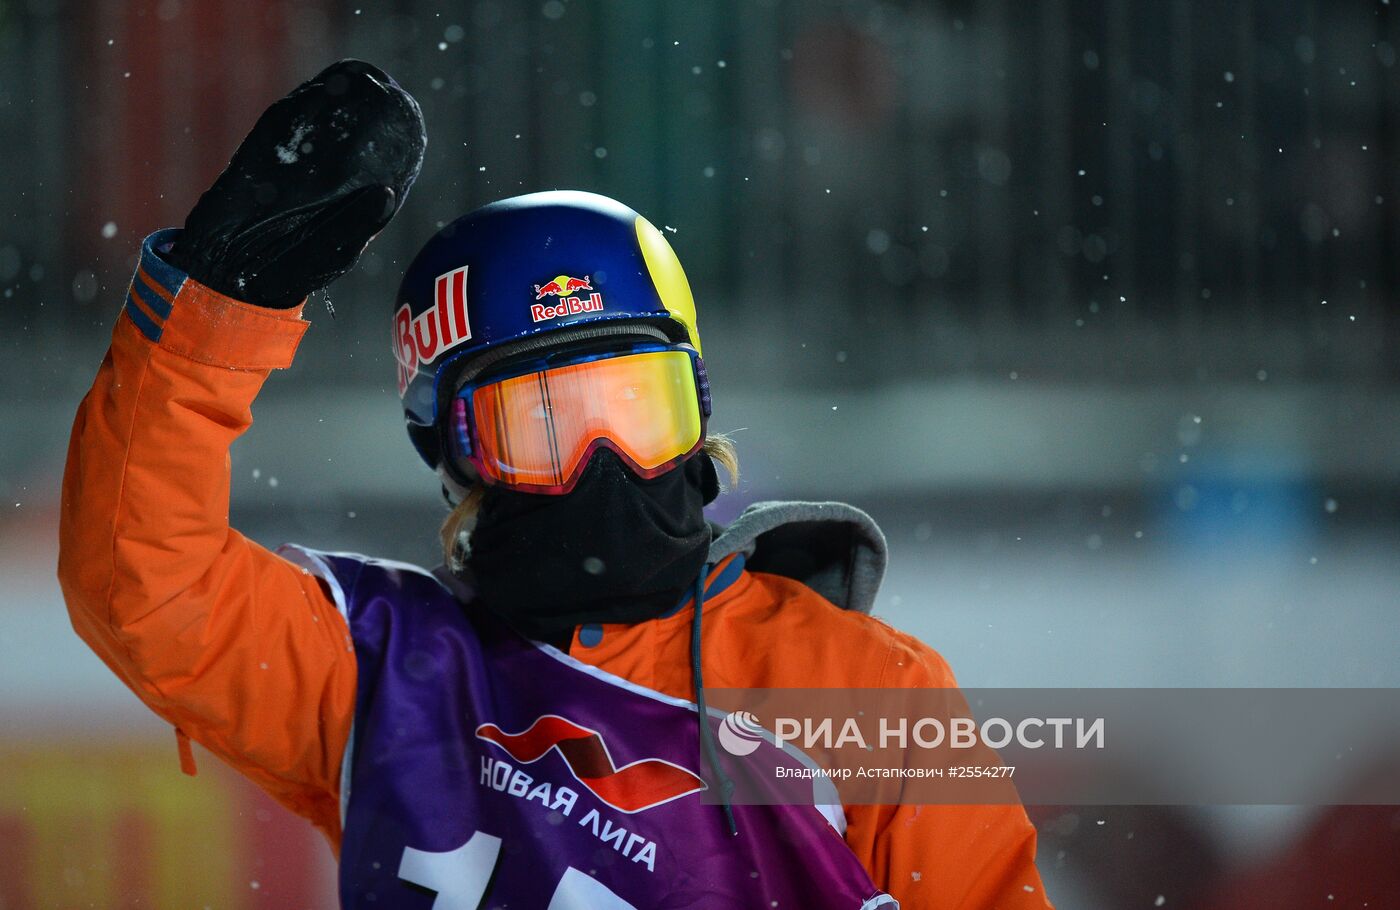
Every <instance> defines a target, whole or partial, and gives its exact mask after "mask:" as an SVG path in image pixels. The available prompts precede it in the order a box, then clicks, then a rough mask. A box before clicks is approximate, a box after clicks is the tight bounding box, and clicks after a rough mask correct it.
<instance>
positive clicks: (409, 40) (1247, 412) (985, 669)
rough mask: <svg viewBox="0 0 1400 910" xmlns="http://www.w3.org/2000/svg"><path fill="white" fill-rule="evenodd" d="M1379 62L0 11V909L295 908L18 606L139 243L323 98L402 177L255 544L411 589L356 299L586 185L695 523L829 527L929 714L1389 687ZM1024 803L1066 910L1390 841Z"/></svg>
mask: <svg viewBox="0 0 1400 910" xmlns="http://www.w3.org/2000/svg"><path fill="white" fill-rule="evenodd" d="M1397 33H1400V13H1397V11H1396V10H1395V8H1394V7H1392V6H1391V4H1390V2H1389V0H1354V2H1352V0H1348V2H1330V3H1329V2H1322V0H1271V2H1267V3H1265V2H1261V0H1228V2H1213V3H1192V2H1189V0H1159V2H1154V3H1129V2H1128V0H1040V2H1038V3H1034V4H1025V3H1013V2H1011V0H939V2H918V3H916V2H869V0H850V2H825V0H823V2H803V3H797V2H795V0H792V2H778V0H766V2H765V0H705V2H662V3H656V2H646V0H630V2H611V3H606V4H605V3H602V2H585V0H568V2H563V0H546V2H542V3H541V2H533V0H529V2H505V0H499V2H497V0H483V2H470V3H467V2H463V3H428V2H418V0H394V2H372V0H358V2H347V3H333V2H329V0H324V2H284V0H240V2H237V3H216V2H204V0H200V2H194V0H159V2H147V0H136V2H114V0H101V2H99V0H85V2H78V0H0V139H2V140H3V151H0V162H3V163H2V164H0V200H3V203H2V204H0V293H2V294H3V305H0V389H2V390H3V392H0V428H3V429H0V497H3V498H0V908H5V910H13V908H31V907H33V908H53V907H90V906H96V907H136V906H141V907H150V906H154V907H175V906H181V907H186V906H210V907H219V908H240V907H302V906H308V907H310V906H315V907H329V906H332V905H333V903H334V899H333V896H332V895H333V889H334V870H333V866H332V862H331V859H330V857H329V853H328V851H327V850H326V849H325V846H324V845H323V844H321V843H319V842H317V841H316V839H315V838H314V836H313V835H312V834H311V833H310V832H309V829H307V828H306V827H305V826H303V825H302V824H301V823H299V822H298V821H297V820H295V819H292V818H291V817H290V816H288V815H287V814H286V813H285V812H283V811H282V810H281V809H279V808H277V807H275V806H274V805H272V804H271V803H270V802H269V801H267V800H266V799H264V798H262V797H261V796H260V795H258V794H257V793H256V791H254V790H252V788H251V787H249V786H248V785H245V784H243V783H241V782H240V781H238V780H236V779H235V778H233V777H232V776H231V775H229V774H227V773H225V772H223V771H222V770H221V769H220V768H219V767H218V763H217V762H216V761H215V760H214V759H212V758H211V757H209V756H207V755H204V754H203V753H201V757H202V762H201V775H200V776H199V777H198V778H196V779H193V780H191V779H188V778H184V777H182V776H181V775H180V774H179V772H178V762H177V758H176V749H175V742H174V737H173V735H172V734H171V732H170V730H169V729H167V728H165V727H164V726H163V725H162V724H161V723H160V722H159V721H158V720H156V719H155V718H154V717H151V716H149V715H148V714H147V713H146V712H145V710H144V709H143V708H141V707H140V705H139V704H138V703H137V702H136V700H135V698H134V697H133V696H131V695H130V694H129V693H127V692H126V690H125V689H123V688H122V687H121V686H120V684H119V683H118V682H117V681H116V680H115V679H114V678H112V677H110V675H109V674H108V673H107V671H106V670H105V669H104V668H103V667H102V666H101V665H100V664H99V662H98V661H97V659H96V658H95V657H93V656H92V655H90V654H89V653H88V652H87V651H86V650H85V649H84V648H83V646H82V645H81V644H80V642H79V641H78V639H77V638H76V636H75V635H73V634H72V632H71V630H70V628H69V626H68V621H67V617H66V614H65V612H64V608H63V603H62V599H61V597H60V594H59V591H58V588H57V585H56V583H55V581H54V578H53V569H54V565H55V560H56V555H55V551H56V537H57V530H56V528H57V497H58V485H59V479H60V472H61V469H62V462H63V457H64V448H65V444H66V437H67V432H68V428H69V423H70V421H71V419H72V416H73V412H74V410H75V408H76V407H77V403H78V401H79V399H80V398H81V396H82V395H83V393H84V392H85V390H86V387H87V385H88V384H89V383H90V382H91V380H92V377H93V374H94V372H95V370H96V368H97V365H98V362H99V361H100V359H101V356H102V351H103V349H104V347H105V345H106V339H107V336H108V334H109V332H110V330H111V325H112V323H113V321H114V320H115V319H116V317H117V314H118V312H119V308H120V305H121V302H122V299H123V296H124V292H125V285H126V282H127V281H128V279H129V277H130V273H131V271H132V269H133V267H134V262H135V254H136V251H137V248H138V245H139V243H140V240H141V238H142V237H143V236H144V235H145V234H147V233H148V232H150V231H152V230H154V229H156V228H159V227H165V226H170V225H178V224H179V223H180V222H181V221H182V220H183V217H184V214H185V212H186V211H187V210H188V208H189V207H190V205H191V204H192V203H193V201H194V200H195V198H197V195H198V194H199V192H201V191H202V190H203V189H204V188H205V187H206V186H207V185H208V184H209V183H210V182H211V181H212V180H213V178H214V177H215V176H216V175H217V173H218V172H219V170H220V169H221V167H222V166H223V163H224V162H225V161H226V159H227V156H228V155H229V154H230V153H231V151H232V150H233V148H234V147H235V146H236V144H237V142H238V140H239V139H240V138H241V136H242V135H243V133H244V132H245V131H246V130H247V128H248V127H249V126H250V125H251V124H252V122H253V120H254V119H255V118H256V116H257V115H258V113H259V112H260V111H261V110H262V109H263V108H264V107H265V106H266V105H267V104H268V103H270V102H271V101H273V100H274V99H276V98H277V97H278V96H280V95H281V94H283V93H284V92H285V91H286V90H288V89H289V88H291V87H292V86H293V85H295V84H296V83H297V82H298V81H300V80H302V79H303V78H306V77H308V76H310V75H312V74H313V73H314V72H316V71H318V70H319V69H320V68H322V67H323V66H324V65H325V64H326V63H328V62H330V61H332V60H334V59H337V58H340V57H344V56H357V57H363V58H365V59H367V60H370V61H372V62H374V63H376V64H378V65H380V66H382V67H384V68H386V69H388V70H389V71H390V72H392V73H393V74H394V75H395V76H396V77H397V78H398V80H399V81H400V82H401V83H402V84H403V85H404V86H405V87H407V88H408V89H409V90H410V91H412V92H413V93H414V94H415V95H416V96H417V97H418V98H419V100H420V101H421V102H422V105H423V109H424V112H425V115H426V118H427V122H428V129H429V137H430V138H429V147H428V158H427V163H426V165H425V167H424V170H423V177H422V179H421V180H420V181H419V183H418V186H417V188H416V189H415V191H414V193H413V194H412V196H411V197H410V198H409V200H408V203H407V205H406V206H405V208H404V209H403V211H402V213H401V214H400V216H399V218H398V219H397V220H396V221H395V222H394V224H393V225H392V227H391V228H390V229H389V230H388V231H386V233H385V234H384V235H383V236H382V237H380V238H379V240H378V241H376V243H375V244H374V245H373V247H372V249H371V251H370V252H369V253H368V254H367V255H366V256H365V257H364V259H363V260H362V263H361V266H360V267H359V268H358V269H357V270H356V271H355V272H353V273H352V274H351V275H350V276H348V277H347V278H345V279H344V280H343V281H341V282H339V283H338V284H336V285H335V286H333V287H332V288H331V289H330V292H329V294H328V295H317V296H316V297H315V298H314V299H313V301H312V303H311V304H310V305H309V307H308V309H307V313H308V316H309V318H310V319H311V320H312V321H313V322H314V323H315V326H314V328H313V330H312V331H311V332H310V333H309V335H308V336H307V339H306V341H305V343H304V344H303V345H302V348H301V353H300V356H299V358H298V362H297V364H296V366H295V367H294V368H292V369H291V370H290V371H288V372H287V373H285V374H281V375H278V376H275V377H274V378H273V379H272V380H271V381H270V382H269V384H268V388H267V390H266V392H265V394H264V396H263V398H262V399H261V400H260V402H259V406H258V408H257V409H256V411H255V413H256V416H257V420H258V422H257V425H256V426H255V427H254V429H253V430H252V431H251V433H250V434H249V435H248V436H247V437H246V438H245V439H244V440H242V441H240V443H239V444H238V445H237V446H236V447H235V448H234V450H233V455H232V465H233V476H234V500H233V506H232V516H233V520H234V523H235V524H236V525H238V526H239V527H240V528H241V529H242V530H244V531H245V532H247V533H249V534H250V535H252V536H253V537H255V538H256V539H258V540H260V541H262V542H264V543H267V544H272V545H275V544H277V543H280V542H282V541H287V540H294V541H298V542H303V543H306V544H309V545H313V546H317V547H323V548H331V549H353V550H359V551H363V552H369V553H373V554H375V555H380V556H387V557H393V558H398V559H405V560H410V561H415V562H423V563H429V564H432V563H433V562H434V561H435V559H436V556H435V545H434V539H435V534H434V530H435V527H436V524H437V522H438V521H439V520H440V519H441V517H442V514H443V507H442V505H441V501H440V498H439V496H438V492H437V485H436V483H435V482H434V480H433V478H432V476H431V475H430V474H429V473H428V471H427V469H426V468H424V467H422V465H421V464H420V463H419V462H418V461H417V459H416V458H415V456H414V455H413V453H412V451H411V449H410V447H409V445H408V444H407V440H406V438H405V437H404V434H403V430H402V422H401V419H400V416H399V409H398V402H397V398H396V396H395V393H394V379H393V369H394V368H393V362H392V359H391V355H390V351H389V345H388V340H389V314H390V310H391V303H392V299H393V294H394V289H395V287H396V285H397V281H398V278H399V276H400V274H401V271H402V269H403V268H404V267H405V265H406V264H407V262H408V260H409V259H410V258H411V257H412V255H413V254H414V252H416V250H417V248H418V246H419V245H420V244H421V243H422V242H423V241H425V240H426V239H427V238H428V237H429V236H430V235H431V234H432V233H433V231H434V230H436V228H437V227H439V226H441V225H443V224H444V223H446V222H447V221H450V220H452V219H453V218H455V217H456V216H458V215H460V214H462V213H463V212H465V211H467V210H468V209H470V208H473V207H475V206H477V205H480V204H483V203H485V202H488V201H491V200H494V199H497V198H501V197H504V196H509V195H513V194H517V193H522V192H528V191H534V190H540V189H549V188H556V187H565V188H580V189H587V190H593V191H597V192H601V193H605V194H608V195H612V196H616V197H618V198H620V199H622V200H624V201H625V202H627V203H628V204H630V205H632V206H633V207H635V208H637V209H638V210H640V211H641V212H642V213H643V214H645V215H647V216H648V218H650V220H652V221H653V222H654V223H655V224H657V225H658V226H662V227H664V230H665V231H666V232H667V235H668V237H669V239H670V241H671V242H672V244H673V245H674V247H675V248H676V250H677V252H678V253H679V254H680V257H681V260H682V262H683V263H684V264H685V267H686V269H687V272H688V274H689V277H690V280H691V284H692V286H693V288H694V291H695V296H696V300H697V303H698V306H699V311H700V326H701V331H702V332H703V334H704V338H705V342H706V353H707V357H706V362H707V364H708V366H709V370H710V375H711V377H712V380H713V383H714V387H715V395H716V405H715V408H716V410H715V417H714V420H713V423H712V426H713V427H714V428H715V429H719V430H724V431H732V432H733V433H734V436H735V438H736V440H737V441H738V444H739V450H740V454H741V461H742V464H743V481H742V483H741V484H740V485H739V487H738V489H737V490H735V491H732V492H731V493H729V494H728V495H726V496H725V497H722V498H721V499H720V501H719V502H718V503H716V505H715V506H714V507H713V509H714V512H715V517H716V518H717V519H719V520H725V519H727V518H731V517H732V516H733V515H735V514H737V512H738V510H739V509H740V508H742V506H743V505H744V504H746V503H748V502H752V501H756V500H760V499H770V498H783V497H801V498H815V499H828V498H830V499H844V500H848V501H851V502H854V503H855V504H857V505H860V506H861V507H863V508H865V509H866V510H867V511H869V512H870V513H871V514H873V515H874V517H875V518H876V519H877V521H878V522H879V523H880V524H881V525H882V526H883V527H884V529H885V531H886V533H887V535H888V536H889V539H890V544H891V551H892V563H891V569H890V575H889V577H888V579H887V581H886V584H885V587H884V588H883V591H882V594H881V597H880V601H879V605H878V612H879V613H880V614H881V615H882V616H884V617H885V618H886V619H887V620H888V621H890V622H891V623H893V624H895V625H897V626H899V627H901V628H904V629H906V630H909V631H911V632H913V633H915V634H917V635H919V636H920V637H921V638H923V639H924V640H925V641H927V642H929V643H930V644H931V645H933V646H934V647H935V648H937V649H938V650H939V651H940V652H941V653H942V654H943V655H944V656H945V657H947V658H948V660H949V661H950V662H951V664H952V666H953V667H954V669H955V670H956V671H957V672H958V674H959V678H960V680H961V682H962V683H963V684H964V685H968V686H981V687H991V686H1162V687H1183V686H1300V687H1302V686H1345V687H1369V686H1380V687H1393V686H1396V685H1400V661H1397V659H1396V654H1397V650H1400V611H1398V610H1397V606H1400V603H1398V602H1397V601H1400V595H1397V592H1400V560H1397V559H1396V558H1395V554H1396V546H1397V543H1400V534H1397V530H1400V523H1397V518H1400V499H1397V493H1400V361H1397V347H1398V346H1397V342H1400V320H1397V316H1400V309H1398V308H1397V304H1396V294H1397V290H1400V170H1397V166H1396V165H1397V162H1396V154H1397V151H1400V135H1398V134H1397V131H1398V130H1400V108H1398V107H1397V102H1400V71H1397V68H1396V62H1397V48H1400V34H1397ZM1188 732H1189V731H1188ZM1183 742H1184V743H1187V744H1188V746H1189V739H1188V738H1187V737H1185V736H1184V737H1183ZM1397 762H1398V763H1400V758H1397ZM1317 781H1318V792H1317V802H1318V803H1319V804H1322V803H1327V802H1336V803H1345V802H1347V801H1348V800H1347V799H1346V792H1347V788H1348V785H1349V782H1348V781H1345V780H1335V779H1332V778H1330V777H1328V776H1327V774H1326V771H1325V769H1319V771H1318V774H1317ZM1031 811H1032V814H1033V817H1034V818H1035V819H1036V820H1037V822H1038V824H1039V825H1040V828H1041V845H1040V864H1041V867H1042V870H1043V872H1044V875H1045V879H1046V884H1047V888H1048V889H1049V891H1050V896H1051V897H1052V899H1054V900H1055V901H1056V902H1057V903H1058V904H1059V905H1060V906H1062V907H1071V908H1072V907H1084V908H1117V907H1148V906H1154V907H1160V906H1168V907H1211V908H1214V907H1221V908H1224V907H1233V908H1253V907H1270V908H1292V907H1329V908H1330V907H1338V908H1340V907H1368V906H1369V907H1372V908H1376V907H1387V906H1391V907H1393V906H1400V878H1397V876H1398V875H1400V873H1397V872H1396V870H1395V864H1394V858H1395V857H1396V856H1397V855H1400V810H1397V809H1396V808H1394V807H1378V808H1364V807H1342V808H1325V807H1324V808H1316V807H1313V808H1309V807H1156V808H1151V807H1144V808H1133V807H1117V808H1111V807H1110V808H1103V809H1094V808H1085V807H1076V808H1072V809H1066V808H1056V807H1032V809H1031Z"/></svg>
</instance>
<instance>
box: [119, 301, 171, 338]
mask: <svg viewBox="0 0 1400 910" xmlns="http://www.w3.org/2000/svg"><path fill="white" fill-rule="evenodd" d="M126 315H128V316H130V317H131V321H132V322H134V323H136V327H137V328H138V329H140V330H141V334H142V335H145V336H146V337H147V338H149V339H151V340H152V341H154V342H159V341H160V335H161V332H163V331H164V329H162V328H161V327H160V326H158V325H156V324H155V323H154V322H152V321H151V317H149V316H147V315H146V314H145V313H144V312H143V311H142V310H141V307H139V306H138V305H137V304H136V301H135V300H133V299H132V297H131V294H127V295H126Z"/></svg>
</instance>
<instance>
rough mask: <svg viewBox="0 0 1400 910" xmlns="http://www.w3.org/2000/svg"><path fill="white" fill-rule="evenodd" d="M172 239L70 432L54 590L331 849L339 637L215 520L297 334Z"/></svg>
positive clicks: (149, 269) (331, 621)
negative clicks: (191, 266) (185, 256)
mask: <svg viewBox="0 0 1400 910" xmlns="http://www.w3.org/2000/svg"><path fill="white" fill-rule="evenodd" d="M175 233H176V232H174V231H162V232H158V233H156V234H153V235H152V236H151V237H149V238H147V240H146V242H145V244H144V246H143V248H142V252H141V257H140V264H139V266H138V268H137V270H136V274H135V276H134V278H133V280H132V284H131V286H130V290H129V291H128V294H127V297H126V305H125V309H124V310H123V312H122V314H121V315H120V316H119V317H118V319H117V324H116V327H115V328H114V329H113V332H112V343H111V347H110V348H109V350H108V352H107V355H106V357H105V358H104V359H103V361H102V366H101V368H100V369H99V370H98V373H97V379H96V381H95V382H94V383H93V387H92V390H91V391H90V392H89V393H88V395H87V397H86V398H84V399H83V402H82V405H81V406H80V407H79V409H78V415H77V418H76V419H75V421H74V424H73V434H72V438H71V440H70V442H69V448H68V462H67V466H66V468H65V471H64V476H63V498H62V507H61V518H60V526H59V537H60V548H59V561H58V578H59V582H60V584H61V586H62V588H63V594H64V598H65V599H66V601H67V604H68V611H69V615H70V617H71V619H72V622H73V627H74V629H75V630H76V631H77V633H78V635H80V636H81V637H82V638H83V640H84V641H86V642H87V644H88V645H89V646H91V648H92V649H93V650H94V651H95V652H97V655H98V656H99V657H101V658H102V660H103V661H104V662H105V663H106V664H107V666H108V667H110V668H111V669H112V671H113V672H114V673H116V674H117V676H118V677H119V678H120V679H121V680H122V682H124V683H126V685H127V686H129V687H130V688H131V690H132V691H133V692H135V693H136V695H137V696H138V697H139V698H140V699H141V700H142V701H144V702H145V703H146V704H147V705H148V706H150V707H151V709H152V710H154V711H155V712H156V713H157V714H159V715H160V716H161V717H163V718H164V719H166V720H167V721H169V722H170V723H171V724H173V725H174V726H175V727H176V729H177V731H180V732H181V733H183V734H185V735H188V736H189V737H191V738H192V739H194V740H196V741H197V742H199V743H200V744H202V745H203V746H205V747H206V748H207V749H209V750H210V751H211V752H213V753H214V754H216V755H218V756H219V757H220V758H222V759H223V760H224V761H226V762H228V763H229V764H231V765H232V766H233V767H234V768H236V769H238V770H239V771H240V772H242V773H243V774H245V775H247V776H248V777H250V778H251V779H252V780H254V781H255V782H256V783H257V784H259V785H260V786H261V787H262V788H263V789H265V790H266V791H267V792H268V793H269V794H271V795H272V796H273V797H274V798H275V799H277V800H278V801H279V802H281V803H282V804H283V805H285V806H287V807H288V808H289V809H291V810H292V811H294V812H296V813H298V814H300V815H302V816H305V817H307V818H309V819H310V820H311V821H312V822H313V823H315V824H316V825H317V826H318V827H319V828H321V829H322V830H323V831H324V832H325V833H326V835H327V836H328V837H329V838H330V840H331V842H332V844H337V843H338V841H339V834H340V813H339V797H338V788H339V777H340V765H341V758H342V753H343V751H344V749H345V745H346V742H347V740H348V738H349V730H350V722H351V718H352V716H353V711H354V702H355V655H354V651H353V649H352V647H351V643H350V637H349V631H348V627H347V625H346V622H345V620H344V618H343V617H342V616H341V614H340V613H339V612H338V611H337V608H336V606H335V604H334V603H333V602H332V600H331V598H330V596H329V595H328V594H327V593H326V591H325V590H324V589H323V588H322V587H321V584H320V582H318V581H317V579H316V578H315V577H313V576H312V575H309V574H307V573H306V572H305V571H304V570H302V569H301V568H299V567H296V566H294V565H293V564H292V563H290V562H288V561H287V560H284V559H282V558H281V557H279V556H277V555H275V554H273V553H271V552H269V551H267V550H265V549H264V548H262V547H260V546H258V545H257V544H255V543H253V542H252V541H250V540H248V539H247V538H245V537H243V536H242V535H241V534H239V533H238V532H237V531H234V530H232V529H231V528H230V527H229V524H228V504H229V445H230V444H231V443H232V442H233V440H234V439H236V438H237V437H238V436H239V435H241V434H242V433H243V431H245V430H246V429H247V428H248V427H249V425H250V424H251V423H252V415H251V413H250V410H249V409H250V406H251V404H252V401H253V398H254V397H255V396H256V395H257V393H258V390H259V389H260V388H261V387H262V384H263V381H264V380H265V379H266V378H267V376H268V374H269V372H270V371H271V370H272V369H274V368H280V367H286V366H288V365H290V363H291V360H292V355H293V353H294V351H295V350H296V346H297V343H298V342H299V341H300V339H301V336H302V333H303V332H304V331H305V329H306V326H307V323H306V322H304V321H303V320H302V318H301V312H300V307H297V308H296V309H292V310H269V309H262V308H259V307H254V306H250V305H248V304H244V303H240V302H238V301H236V300H232V299H230V298H228V297H224V296H222V295H219V294H217V293H215V292H213V291H211V290H209V289H208V288H206V287H204V286H202V285H200V284H199V283H198V282H196V281H194V280H193V279H190V278H189V277H188V276H186V275H185V274H184V273H182V272H180V271H179V270H178V269H175V268H174V267H172V266H170V265H169V264H168V263H166V262H165V261H164V260H162V259H161V258H160V257H159V256H158V255H157V253H156V250H157V249H161V248H164V247H165V245H166V244H168V243H170V242H171V241H172V240H173V239H174V236H175Z"/></svg>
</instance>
